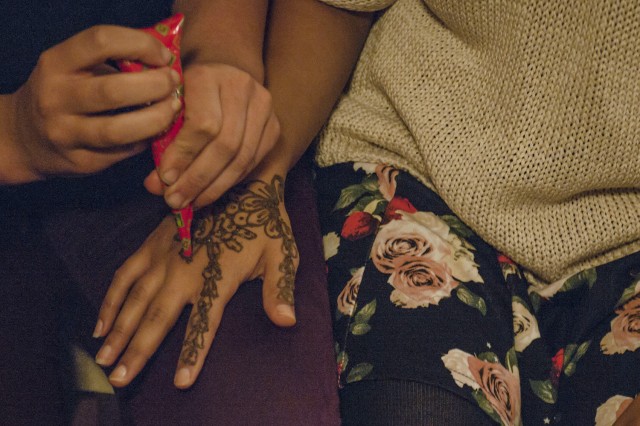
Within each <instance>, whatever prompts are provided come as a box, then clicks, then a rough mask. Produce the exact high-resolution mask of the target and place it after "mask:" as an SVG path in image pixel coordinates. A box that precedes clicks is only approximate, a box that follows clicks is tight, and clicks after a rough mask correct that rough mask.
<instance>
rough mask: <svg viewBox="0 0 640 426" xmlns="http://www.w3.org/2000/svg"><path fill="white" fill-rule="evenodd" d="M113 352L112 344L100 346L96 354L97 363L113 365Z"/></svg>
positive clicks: (104, 365)
mask: <svg viewBox="0 0 640 426" xmlns="http://www.w3.org/2000/svg"><path fill="white" fill-rule="evenodd" d="M112 354H113V349H112V348H111V345H104V346H103V347H102V348H100V350H99V351H98V354H97V355H96V364H98V365H101V366H103V367H106V366H109V365H111V363H112V361H111V355H112Z"/></svg>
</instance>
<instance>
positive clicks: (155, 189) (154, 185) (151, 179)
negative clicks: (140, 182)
mask: <svg viewBox="0 0 640 426" xmlns="http://www.w3.org/2000/svg"><path fill="white" fill-rule="evenodd" d="M144 187H145V188H146V189H147V191H149V192H150V193H151V194H153V195H163V194H164V190H165V188H166V186H165V185H164V183H163V182H162V181H161V180H160V175H158V171H157V170H154V171H152V172H151V173H149V175H148V176H147V177H146V178H145V179H144Z"/></svg>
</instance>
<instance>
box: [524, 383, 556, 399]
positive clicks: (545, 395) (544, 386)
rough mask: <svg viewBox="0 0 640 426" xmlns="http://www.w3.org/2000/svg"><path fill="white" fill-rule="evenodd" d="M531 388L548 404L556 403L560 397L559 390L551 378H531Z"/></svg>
mask: <svg viewBox="0 0 640 426" xmlns="http://www.w3.org/2000/svg"><path fill="white" fill-rule="evenodd" d="M529 384H530V385H531V389H532V390H533V393H535V394H536V395H537V396H538V398H540V399H541V400H543V401H544V402H546V403H547V404H555V403H556V399H557V398H558V391H557V390H556V388H555V387H554V386H553V383H551V380H529Z"/></svg>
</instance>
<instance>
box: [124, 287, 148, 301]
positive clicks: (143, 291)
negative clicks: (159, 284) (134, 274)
mask: <svg viewBox="0 0 640 426" xmlns="http://www.w3.org/2000/svg"><path fill="white" fill-rule="evenodd" d="M148 297H149V291H148V290H147V288H146V287H145V286H144V285H142V284H138V285H137V286H135V287H133V288H132V289H131V291H130V292H129V295H128V296H127V299H128V300H129V301H130V302H132V303H135V304H144V303H145V301H146V300H147V299H148Z"/></svg>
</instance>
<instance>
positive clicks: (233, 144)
mask: <svg viewBox="0 0 640 426" xmlns="http://www.w3.org/2000/svg"><path fill="white" fill-rule="evenodd" d="M238 145H239V142H238V141H235V140H233V139H231V138H224V139H222V140H220V141H218V143H217V144H216V149H217V150H218V153H219V154H220V155H222V156H223V157H226V158H229V157H235V156H236V153H237V152H238V149H239V146H238Z"/></svg>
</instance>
